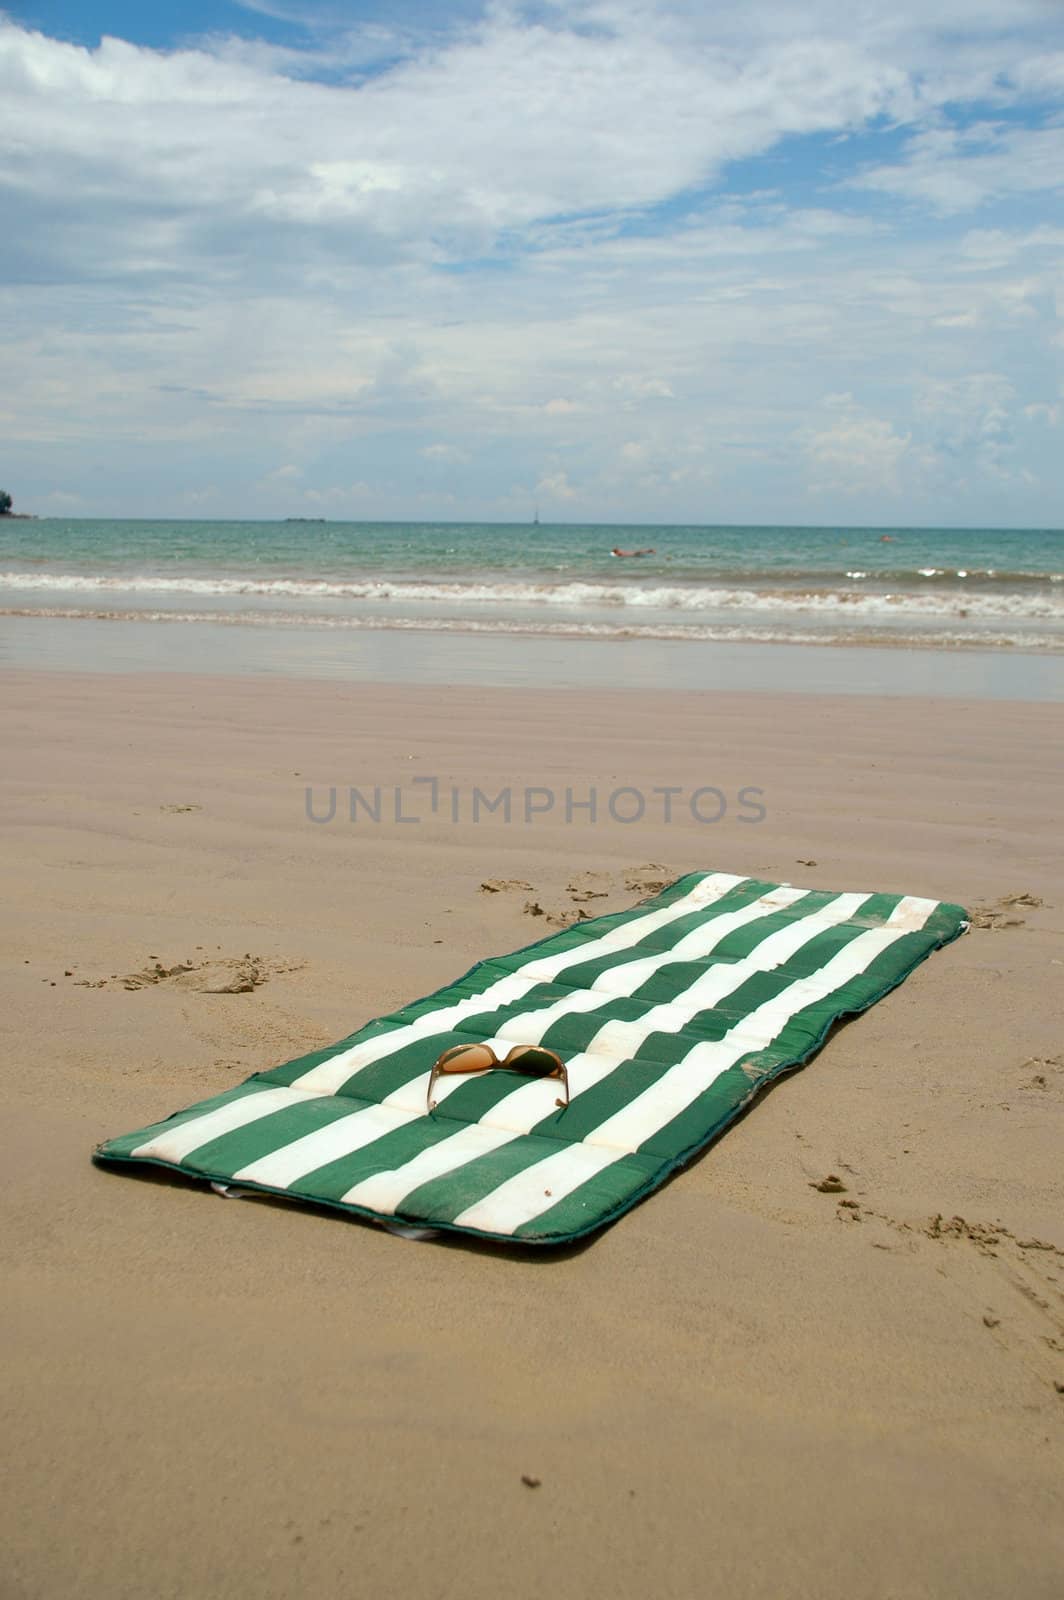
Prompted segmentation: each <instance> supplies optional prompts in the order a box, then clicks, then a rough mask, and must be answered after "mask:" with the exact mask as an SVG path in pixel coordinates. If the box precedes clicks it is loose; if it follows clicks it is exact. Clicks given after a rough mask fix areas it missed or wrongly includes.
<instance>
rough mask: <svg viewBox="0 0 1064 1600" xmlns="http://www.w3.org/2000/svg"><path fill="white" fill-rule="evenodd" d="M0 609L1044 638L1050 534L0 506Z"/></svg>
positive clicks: (248, 619) (1061, 558)
mask: <svg viewBox="0 0 1064 1600" xmlns="http://www.w3.org/2000/svg"><path fill="white" fill-rule="evenodd" d="M614 549H618V550H621V551H632V550H639V551H645V552H646V553H644V554H638V555H614V554H612V553H611V552H612V551H613V550H614ZM0 616H2V617H28V616H39V617H45V616H46V617H50V618H52V619H57V620H65V619H69V620H78V619H86V618H95V619H102V620H107V621H131V622H132V621H135V622H138V623H141V624H146V623H160V624H161V623H169V624H171V625H180V624H182V623H184V624H191V623H195V624H198V625H200V626H201V627H202V625H204V624H212V625H215V626H218V627H225V626H229V627H234V626H238V625H242V626H253V627H259V628H269V629H292V628H302V629H308V628H309V629H315V630H374V629H388V630H410V631H415V632H421V633H431V632H460V633H486V634H502V635H507V634H513V635H552V634H553V635H559V636H563V637H589V638H600V639H611V638H639V639H672V640H692V641H699V640H719V641H731V642H738V641H749V642H760V643H786V644H789V645H809V646H815V645H833V646H847V645H865V646H869V645H874V646H895V647H896V646H921V647H923V648H925V649H926V648H932V649H951V650H956V649H965V648H976V649H979V650H983V651H986V650H1007V651H1026V652H1059V651H1061V650H1064V532H1062V531H1060V530H1044V529H1013V530H1004V529H993V528H966V529H944V528H900V527H884V528H849V527H845V526H839V527H820V528H808V527H731V526H724V527H672V526H670V527H665V526H663V527H648V526H645V525H642V526H638V527H623V526H606V525H594V526H588V525H579V524H574V525H565V524H558V523H551V524H549V525H548V524H543V525H539V524H536V525H531V524H530V525H527V526H521V525H515V524H513V523H506V524H494V525H493V524H483V523H480V524H478V523H415V522H408V523H374V522H358V523H355V522H318V521H287V522H282V521H277V522H183V521H136V520H122V521H117V520H116V521H104V520H98V521H90V520H86V519H65V518H42V519H39V520H26V521H22V520H12V519H7V518H4V519H0Z"/></svg>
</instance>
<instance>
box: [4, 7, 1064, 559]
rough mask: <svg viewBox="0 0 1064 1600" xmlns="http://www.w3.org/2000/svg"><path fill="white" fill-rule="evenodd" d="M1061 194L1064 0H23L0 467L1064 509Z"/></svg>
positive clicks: (121, 491) (329, 490)
mask: <svg viewBox="0 0 1064 1600" xmlns="http://www.w3.org/2000/svg"><path fill="white" fill-rule="evenodd" d="M3 5H4V0H0V6H3ZM1062 190H1064V0H893V3H892V4H890V5H884V4H883V0H802V3H800V4H799V3H797V0H747V3H744V4H741V5H736V4H734V3H728V4H724V3H714V0H700V3H696V0H532V3H529V4H521V3H505V0H500V3H480V0H451V3H448V4H439V3H434V0H390V3H389V4H385V3H383V0H379V3H373V0H366V3H356V0H320V3H319V0H180V3H178V0H155V3H154V4H153V5H152V6H150V7H149V6H146V5H145V4H144V3H143V0H114V3H110V0H25V3H16V4H14V5H11V4H7V6H6V8H5V9H0V362H2V364H3V368H2V370H3V373H4V383H3V385H2V388H0V485H2V486H3V487H5V488H7V489H8V490H9V491H10V492H11V493H12V494H13V496H14V497H15V502H16V509H21V510H26V511H35V512H38V513H40V514H42V515H53V516H130V517H150V516H166V517H180V518H190V517H197V518H221V517H246V518H258V517H275V516H281V517H284V516H325V517H330V518H352V519H359V520H361V519H399V520H404V519H417V520H437V519H439V520H467V519H469V520H472V519H475V520H480V521H496V520H498V521H511V520H513V521H527V520H528V518H529V515H530V512H531V510H532V509H533V508H534V507H535V506H538V507H539V511H540V515H541V517H542V519H543V520H544V521H547V520H550V521H566V522H632V523H635V522H650V523H655V522H673V523H722V522H740V523H813V524H828V525H836V524H847V523H849V524H854V525H858V524H865V525H872V526H882V525H886V524H902V525H904V524H916V525H941V526H965V525H977V526H978V525H981V526H991V525H992V526H1001V527H1010V526H1016V527H1024V526H1038V527H1061V526H1062V525H1064V448H1062V446H1064V320H1062V319H1064V206H1062Z"/></svg>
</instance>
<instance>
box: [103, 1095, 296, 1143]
mask: <svg viewBox="0 0 1064 1600" xmlns="http://www.w3.org/2000/svg"><path fill="white" fill-rule="evenodd" d="M306 1099H307V1097H306V1095H305V1094H304V1093H302V1092H301V1091H300V1090H298V1089H263V1090H262V1092H261V1093H260V1094H248V1095H245V1096H244V1098H243V1099H242V1100H230V1101H229V1104H228V1105H224V1106H218V1107H216V1109H215V1110H214V1111H206V1112H204V1114H203V1116H202V1117H193V1118H192V1121H191V1122H183V1123H182V1124H181V1126H180V1128H174V1129H173V1130H172V1131H171V1132H170V1133H160V1134H159V1135H158V1136H157V1137H156V1138H154V1139H149V1140H148V1143H147V1144H142V1145H138V1146H137V1148H136V1150H133V1151H132V1152H131V1154H132V1155H133V1157H134V1158H144V1159H147V1158H148V1157H151V1158H152V1159H154V1160H156V1161H183V1160H184V1158H185V1157H186V1156H187V1155H191V1153H192V1151H193V1150H198V1149H199V1147H200V1145H201V1144H206V1143H207V1142H208V1140H210V1139H217V1138H218V1137H219V1136H220V1135H221V1134H223V1133H233V1132H235V1130H236V1129H237V1128H246V1127H247V1126H248V1124H249V1123H251V1122H257V1121H258V1120H259V1118H260V1117H268V1116H270V1115H271V1114H272V1113H273V1112H274V1111H284V1110H286V1109H287V1108H288V1107H289V1106H298V1105H304V1104H305V1103H306Z"/></svg>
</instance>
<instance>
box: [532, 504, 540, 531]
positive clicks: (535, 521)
mask: <svg viewBox="0 0 1064 1600" xmlns="http://www.w3.org/2000/svg"><path fill="white" fill-rule="evenodd" d="M532 526H533V527H534V528H538V527H539V506H537V507H536V509H535V513H534V514H533V517H532Z"/></svg>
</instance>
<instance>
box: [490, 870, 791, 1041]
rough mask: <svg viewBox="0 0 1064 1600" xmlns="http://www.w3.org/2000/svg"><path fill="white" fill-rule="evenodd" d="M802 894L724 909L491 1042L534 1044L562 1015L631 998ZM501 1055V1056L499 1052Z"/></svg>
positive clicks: (778, 894) (523, 1018) (775, 894)
mask: <svg viewBox="0 0 1064 1600" xmlns="http://www.w3.org/2000/svg"><path fill="white" fill-rule="evenodd" d="M808 893H809V890H808V889H774V890H773V891H772V893H771V894H765V895H762V896H761V897H760V899H758V900H752V901H751V902H750V904H749V905H748V906H743V908H742V910H741V911H727V912H725V913H724V915H723V916H719V917H714V918H713V920H712V921H711V922H707V923H706V924H705V925H704V926H703V927H701V928H695V929H694V931H693V932H691V933H689V934H687V936H686V937H685V938H683V939H681V940H680V942H679V944H676V945H674V946H673V947H672V948H671V949H670V950H661V951H658V952H657V954H655V955H652V956H645V957H644V958H643V959H642V960H641V961H626V962H624V963H623V965H621V966H619V967H608V968H607V969H606V971H605V972H601V973H600V974H599V976H598V977H597V978H596V979H595V981H594V983H593V984H592V985H591V987H590V989H577V990H574V991H573V993H572V994H567V995H564V996H563V997H562V999H561V1000H555V1001H554V1002H553V1004H551V1005H549V1006H543V1007H541V1008H540V1009H539V1010H538V1011H522V1012H520V1013H519V1014H518V1015H517V1016H515V1017H510V1018H509V1019H508V1021H507V1022H506V1023H505V1024H504V1026H503V1028H502V1030H501V1031H500V1033H498V1034H497V1035H496V1039H497V1040H498V1041H499V1042H500V1043H501V1044H502V1045H503V1046H509V1045H511V1044H539V1042H540V1040H541V1039H542V1038H543V1035H544V1034H545V1033H546V1031H547V1029H548V1028H550V1027H552V1026H553V1025H554V1023H556V1022H558V1021H559V1020H560V1019H561V1018H562V1017H569V1016H574V1015H577V1014H579V1013H581V1012H586V1011H597V1010H599V1009H600V1008H601V1007H603V1006H607V1005H609V1003H610V1001H611V1000H613V999H616V997H617V996H618V995H631V994H634V993H635V991H636V990H637V989H641V988H642V987H643V984H644V983H646V982H647V980H648V978H652V977H653V975H654V973H655V972H659V971H660V970H661V968H662V967H668V966H671V965H672V963H673V962H675V961H692V960H697V959H700V958H705V957H706V956H708V955H709V954H711V952H712V951H714V950H715V949H716V948H717V946H718V945H719V944H721V943H722V942H723V941H724V940H725V939H726V938H727V937H728V935H729V934H730V933H734V932H735V930H736V929H737V928H742V927H744V926H745V925H746V924H747V923H749V922H757V921H758V920H759V918H761V917H768V916H771V915H772V913H773V912H775V911H781V910H783V909H785V908H786V907H787V906H790V905H793V904H794V902H795V901H796V900H800V899H801V898H802V897H803V896H804V895H807V894H808ZM636 1026H638V1024H636ZM497 1053H498V1052H497ZM502 1053H503V1054H504V1055H505V1053H506V1052H505V1048H504V1049H503V1051H502Z"/></svg>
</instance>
